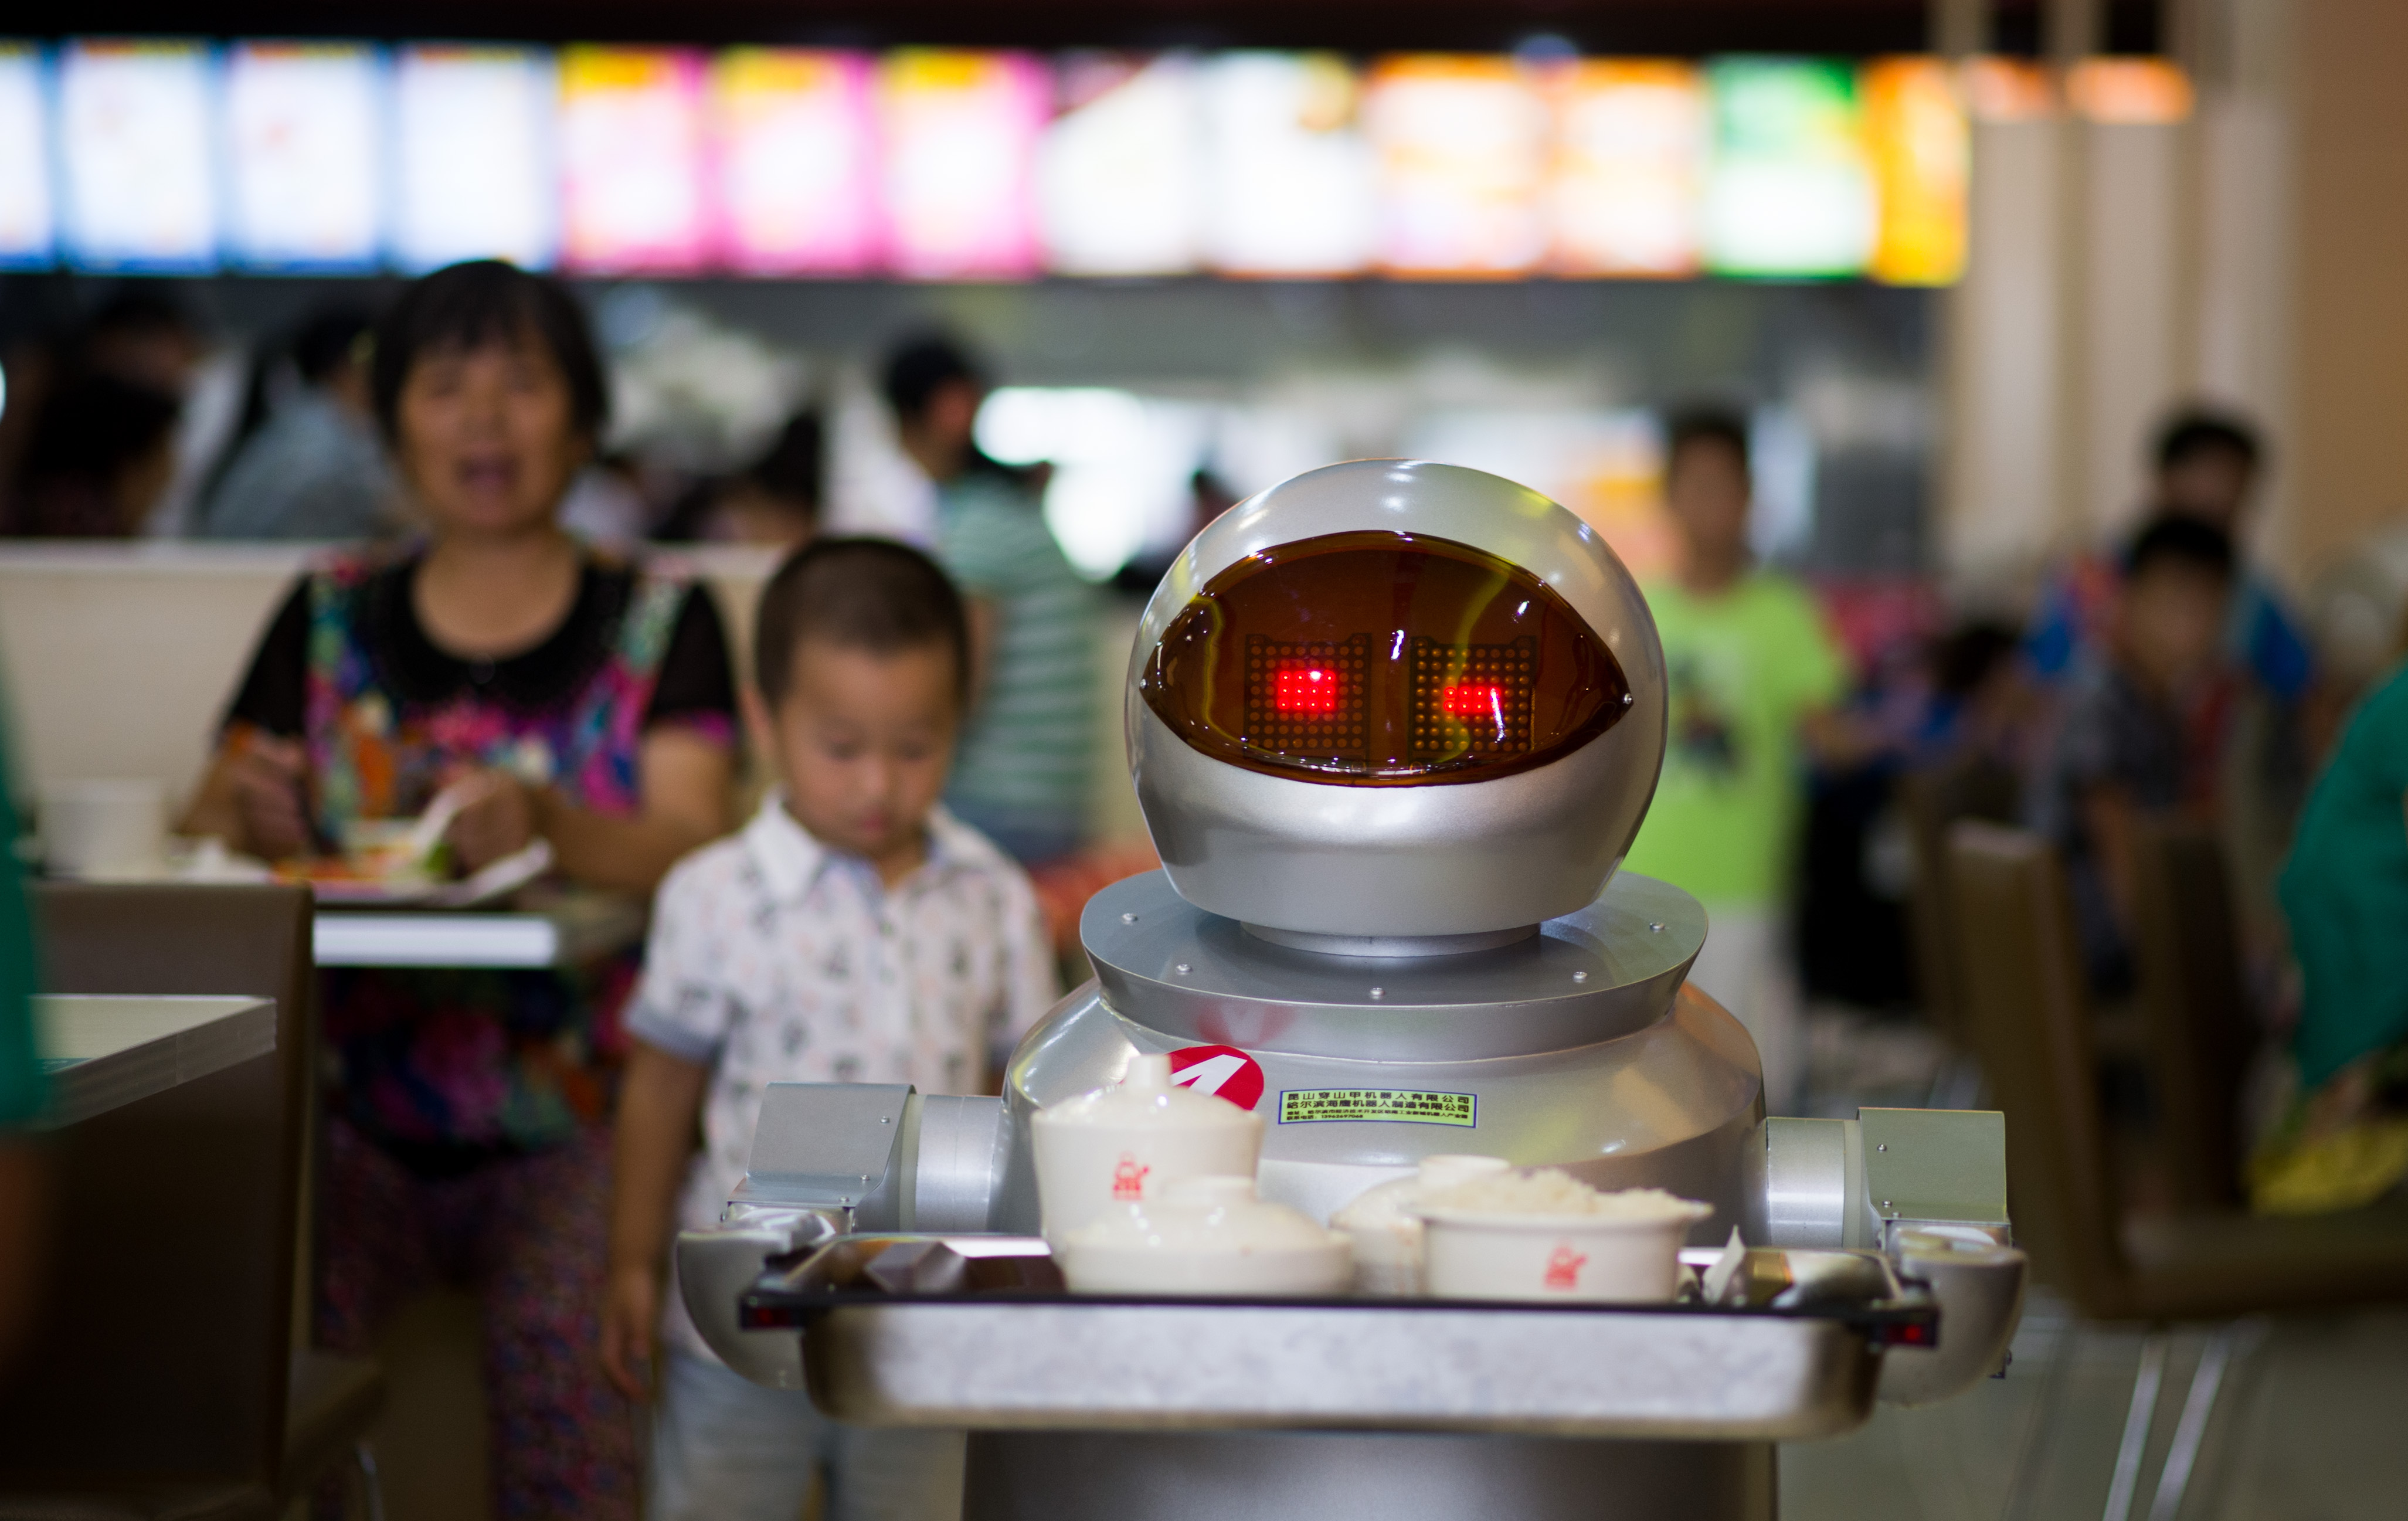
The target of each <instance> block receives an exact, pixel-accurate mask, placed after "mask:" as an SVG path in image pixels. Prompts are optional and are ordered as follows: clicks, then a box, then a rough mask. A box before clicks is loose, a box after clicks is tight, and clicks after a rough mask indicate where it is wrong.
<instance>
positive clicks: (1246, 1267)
mask: <svg viewBox="0 0 2408 1521" xmlns="http://www.w3.org/2000/svg"><path fill="white" fill-rule="evenodd" d="M1054 1260H1055V1261H1056V1262H1058V1263H1059V1264H1060V1265H1061V1268H1062V1277H1063V1279H1064V1281H1065V1282H1067V1283H1068V1284H1069V1285H1070V1287H1071V1289H1072V1290H1073V1291H1075V1292H1077V1293H1081V1294H1199V1295H1201V1294H1216V1295H1217V1294H1227V1295H1245V1296H1253V1295H1265V1296H1286V1295H1319V1294H1340V1293H1343V1292H1344V1291H1345V1289H1346V1285H1347V1282H1348V1280H1349V1279H1350V1278H1352V1276H1353V1274H1354V1259H1353V1257H1352V1256H1351V1255H1350V1253H1349V1251H1348V1247H1347V1241H1346V1238H1345V1237H1343V1236H1340V1235H1339V1234H1338V1233H1337V1232H1335V1231H1331V1230H1325V1229H1323V1228H1322V1227H1319V1226H1317V1225H1315V1224H1313V1223H1312V1219H1311V1218H1310V1217H1308V1216H1306V1215H1304V1214H1302V1213H1300V1212H1297V1211H1295V1210H1291V1209H1289V1208H1288V1207H1287V1206H1286V1205H1284V1204H1269V1203H1265V1202H1264V1201H1263V1200H1261V1199H1259V1198H1255V1197H1254V1179H1252V1178H1245V1177H1203V1178H1185V1179H1182V1180H1180V1181H1178V1182H1175V1183H1172V1184H1167V1185H1166V1186H1165V1187H1164V1188H1163V1190H1162V1192H1161V1195H1160V1197H1158V1198H1147V1199H1144V1200H1142V1201H1140V1202H1138V1203H1135V1204H1125V1205H1122V1206H1121V1207H1119V1208H1118V1209H1116V1210H1112V1211H1110V1212H1107V1213H1106V1214H1105V1215H1104V1216H1103V1217H1102V1218H1099V1219H1097V1220H1095V1221H1092V1222H1090V1223H1089V1224H1087V1225H1085V1226H1082V1227H1080V1228H1079V1229H1077V1230H1074V1231H1071V1232H1070V1233H1068V1235H1067V1236H1065V1237H1064V1238H1063V1240H1062V1241H1061V1242H1060V1243H1059V1244H1058V1245H1057V1246H1056V1247H1055V1248H1054Z"/></svg>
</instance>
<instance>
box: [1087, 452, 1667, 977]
mask: <svg viewBox="0 0 2408 1521" xmlns="http://www.w3.org/2000/svg"><path fill="white" fill-rule="evenodd" d="M1128 742H1129V766H1130V769H1131V770H1132V771H1133V772H1134V773H1135V775H1136V779H1137V790H1138V801H1139V803H1140V806H1141V807H1142V808H1143V809H1144V811H1145V818H1146V824H1147V825H1148V826H1149V827H1150V828H1151V829H1152V830H1153V832H1154V846H1155V848H1156V849H1157V850H1159V851H1160V852H1161V853H1162V860H1163V865H1164V867H1165V868H1168V872H1169V874H1170V881H1171V885H1172V886H1174V887H1176V888H1177V889H1178V891H1179V894H1180V896H1181V897H1184V898H1186V899H1187V900H1188V901H1189V902H1191V903H1193V904H1195V905H1196V906H1197V907H1198V908H1201V909H1204V910H1206V911H1210V912H1212V913H1218V914H1226V915H1227V916H1228V917H1230V918H1233V919H1239V920H1242V921H1244V922H1245V923H1247V924H1250V925H1254V926H1260V927H1263V928H1267V929H1271V930H1274V931H1285V932H1288V933H1291V934H1298V935H1328V936H1364V937H1380V938H1388V937H1399V938H1401V937H1430V936H1448V935H1464V936H1477V935H1484V934H1488V933H1493V932H1498V931H1505V930H1512V929H1515V928H1519V927H1521V926H1528V925H1535V924H1538V923H1540V922H1541V921H1542V920H1546V919H1552V918H1555V917H1556V916H1557V915H1559V914H1565V913H1570V912H1571V911H1574V910H1576V909H1579V908H1582V907H1584V906H1585V905H1586V904H1587V903H1588V902H1589V901H1590V900H1591V899H1593V898H1595V897H1597V895H1598V892H1599V891H1601V890H1602V889H1603V888H1604V886H1605V882H1606V879H1607V878H1608V877H1609V876H1611V875H1612V874H1613V869H1614V868H1615V867H1616V866H1617V865H1619V864H1620V862H1621V860H1622V856H1623V853H1624V852H1625V851H1627V849H1628V848H1629V845H1630V839H1631V837H1632V836H1633V835H1634V834H1636V833H1637V832H1638V829H1639V821H1640V819H1641V816H1643V815H1644V814H1645V812H1646V811H1647V803H1648V799H1649V798H1650V797H1651V796H1654V794H1655V789H1656V772H1657V770H1658V769H1659V768H1661V766H1662V765H1663V760H1664V651H1663V647H1662V645H1661V644H1659V643H1658V642H1657V640H1656V624H1655V620H1654V619H1652V618H1651V617H1649V615H1648V612H1647V604H1646V601H1645V600H1644V599H1643V598H1642V597H1641V595H1639V588H1638V586H1637V585H1636V584H1635V583H1633V581H1631V579H1630V574H1629V572H1628V571H1627V570H1625V569H1624V568H1623V567H1622V562H1621V561H1620V560H1617V559H1616V558H1614V555H1613V551H1612V550H1609V549H1608V548H1606V546H1605V543H1604V541H1603V540H1601V539H1600V538H1598V536H1597V534H1596V533H1595V532H1594V531H1593V530H1592V529H1590V528H1589V527H1588V526H1587V525H1586V524H1584V523H1582V522H1581V521H1580V520H1579V519H1578V518H1576V517H1574V516H1572V514H1570V512H1567V511H1565V510H1564V509H1562V508H1560V507H1558V506H1556V505H1555V503H1553V502H1551V501H1549V500H1547V499H1546V498H1545V497H1543V496H1541V495H1539V494H1538V493H1537V492H1534V491H1531V490H1528V489H1527V488H1526V487H1522V486H1517V485H1515V484H1513V483H1512V481H1506V480H1503V479H1501V478H1500V477H1498V476H1493V475H1488V474H1486V473H1484V472H1483V471H1479V470H1468V469H1464V468H1462V467H1460V466H1452V465H1431V464H1426V463H1423V462H1420V461H1408V460H1359V461H1355V462H1354V463H1351V464H1346V465H1332V466H1326V467H1325V468H1323V469H1318V470H1311V471H1308V472H1306V473H1305V474H1303V475H1300V476H1297V477H1295V478H1294V479H1292V480H1289V481H1283V482H1281V483H1280V484H1279V485H1276V486H1273V487H1271V488H1270V489H1269V490H1268V491H1265V492H1262V493H1260V494H1259V495H1254V496H1251V497H1249V498H1247V499H1246V500H1245V501H1242V502H1240V503H1239V504H1238V505H1237V506H1236V507H1234V508H1231V509H1229V510H1228V511H1227V512H1226V513H1225V514H1223V515H1222V517H1221V518H1220V519H1219V520H1218V521H1217V522H1215V523H1214V524H1212V525H1211V527H1209V528H1207V529H1205V530H1204V531H1203V532H1202V533H1201V534H1199V535H1197V538H1196V539H1195V541H1194V542H1193V543H1191V544H1189V545H1188V546H1187V549H1186V551H1185V552H1183V553H1182V554H1181V555H1180V557H1179V559H1178V560H1177V561H1176V562H1174V563H1173V564H1172V566H1171V567H1170V570H1169V572H1168V574H1167V575H1165V576H1164V577H1163V580H1162V584H1161V585H1160V586H1158V587H1156V588H1155V589H1154V599H1153V601H1152V602H1150V603H1149V604H1147V607H1146V610H1145V618H1144V621H1143V623H1142V624H1140V627H1139V630H1138V639H1137V646H1136V650H1135V652H1134V653H1133V654H1132V656H1131V659H1130V664H1129V676H1128Z"/></svg>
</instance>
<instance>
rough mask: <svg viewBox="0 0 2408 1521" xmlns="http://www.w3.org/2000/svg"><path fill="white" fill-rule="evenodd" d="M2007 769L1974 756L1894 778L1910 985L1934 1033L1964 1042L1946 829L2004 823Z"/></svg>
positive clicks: (2008, 800) (2009, 801) (2007, 817)
mask: <svg viewBox="0 0 2408 1521" xmlns="http://www.w3.org/2000/svg"><path fill="white" fill-rule="evenodd" d="M2017 790H2018V789H2017V786H2016V782H2015V776H2014V772H2012V771H2010V770H2008V769H2007V768H2005V767H2003V766H2000V765H1999V764H1998V763H1997V762H1995V761H1989V760H1985V759H1980V758H1975V759H1972V760H1967V761H1958V762H1954V763H1951V764H1948V765H1944V766H1935V767H1928V768H1924V769H1921V770H1915V771H1909V772H1907V773H1906V774H1905V775H1904V776H1901V777H1899V782H1898V802H1899V811H1900V813H1901V814H1902V815H1903V816H1904V818H1905V821H1906V831H1907V839H1908V842H1909V844H1910V846H1911V848H1912V850H1913V853H1914V897H1912V899H1911V900H1910V901H1909V902H1908V905H1907V919H1908V927H1909V929H1910V930H1911V932H1912V933H1913V936H1914V981H1915V989H1916V992H1917V994H1918V996H1919V997H1920V998H1921V1000H1922V1004H1923V1008H1924V1011H1925V1012H1926V1013H1928V1015H1929V1016H1930V1019H1931V1022H1932V1024H1933V1025H1935V1026H1938V1028H1939V1030H1940V1033H1941V1034H1942V1035H1945V1036H1947V1037H1949V1038H1950V1039H1951V1040H1956V1041H1957V1042H1958V1043H1960V1044H1961V1043H1962V1042H1963V1040H1964V1029H1965V1016H1964V1004H1965V995H1964V990H1963V983H1964V973H1963V971H1962V970H1961V969H1959V968H1958V966H1957V947H1956V943H1955V940H1954V939H1953V933H1952V930H1951V928H1950V926H1951V925H1952V924H1953V923H1954V912H1953V910H1952V906H1951V902H1950V897H1949V890H1948V829H1949V826H1950V825H1953V824H1955V823H1956V822H1957V820H1959V819H1988V820H1991V821H1993V822H1995V823H2000V824H2006V823H2010V822H2012V821H2013V820H2014V817H2015V803H2016V797H2015V795H2016V792H2017Z"/></svg>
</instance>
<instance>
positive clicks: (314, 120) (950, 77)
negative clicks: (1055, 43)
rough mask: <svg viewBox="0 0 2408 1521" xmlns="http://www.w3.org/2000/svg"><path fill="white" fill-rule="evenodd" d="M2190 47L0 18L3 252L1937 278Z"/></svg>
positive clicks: (2169, 114)
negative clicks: (1987, 168) (475, 30)
mask: <svg viewBox="0 0 2408 1521" xmlns="http://www.w3.org/2000/svg"><path fill="white" fill-rule="evenodd" d="M2192 108H2193V102H2192V99H2191V93H2190V83H2189V81H2188V79H2187V78H2186V76H2185V75H2184V74H2183V73H2182V71H2181V70H2180V69H2178V68H2175V67H2174V66H2172V65H2169V64H2167V63H2165V62H2163V61H2162V60H2153V59H2091V60H2086V61H2085V62H2084V63H2082V64H2081V65H2077V66H2075V67H2073V68H2071V69H2070V70H2067V71H2065V72H2064V74H2063V76H2062V90H2061V92H2060V89H2059V79H2058V76H2057V73H2056V72H2055V71H2051V70H2047V69H2043V68H2042V67H2039V66H2037V65H2028V64H2020V65H2019V64H2014V63H2012V62H2010V61H2007V60H2002V59H1996V58H1983V59H1973V60H1969V61H1966V62H1965V63H1964V64H1963V65H1952V64H1949V63H1946V62H1943V61H1942V60H1938V59H1933V58H1924V57H1899V58H1886V59H1878V60H1874V61H1872V62H1871V63H1868V64H1866V65H1863V66H1862V67H1861V68H1859V67H1856V66H1855V65H1849V64H1844V63H1841V62H1837V61H1832V60H1814V59H1795V58H1769V57H1730V58H1722V59H1717V60H1713V61H1710V62H1708V63H1706V64H1704V65H1693V64H1689V63H1684V62H1679V61H1672V60H1662V59H1615V58H1586V59H1582V58H1569V57H1567V58H1561V59H1551V60H1548V61H1544V62H1531V61H1527V60H1517V59H1514V58H1509V57H1504V56H1501V55H1473V54H1405V55H1397V56H1392V57H1388V58H1385V59H1382V60H1380V61H1379V62H1377V63H1376V64H1375V65H1372V66H1371V68H1370V69H1369V71H1368V73H1366V72H1361V71H1358V70H1357V68H1356V67H1355V65H1353V64H1352V63H1350V62H1349V61H1348V60H1346V59H1345V58H1343V57H1340V56H1339V55H1337V54H1333V53H1308V52H1271V51H1253V50H1241V51H1226V52H1195V51H1184V50H1181V51H1172V52H1166V53H1135V52H1109V51H1083V52H1070V53H1065V54H1062V55H1059V56H1058V57H1055V58H1052V59H1043V58H1039V57H1037V56H1034V55H1031V54H1028V53H1023V52H1009V51H993V50H958V49H925V48H922V49H903V50H895V51H890V52H886V53H882V54H875V55H873V54H870V53H867V52H858V51H845V50H822V49H807V48H733V49H725V50H719V51H717V52H705V51H703V50H692V49H676V48H652V47H619V46H598V45H597V46H584V45H581V46H572V47H568V48H565V49H538V48H511V47H486V46H468V45H457V46H454V45H436V44H426V45H411V46H406V47H401V48H398V49H395V50H392V51H391V52H390V53H388V51H387V50H383V49H380V48H376V47H371V46H366V45H361V44H336V43H313V42H236V43H232V44H229V45H227V46H226V47H225V48H224V49H223V50H222V52H221V51H218V50H212V49H210V48H208V47H206V46H204V45H201V44H197V43H191V42H177V41H140V40H114V39H104V40H86V41H76V42H67V43H65V44H61V45H59V46H58V47H57V48H56V49H55V50H53V49H50V48H46V47H43V46H40V45H37V44H34V43H9V42H5V41H0V268H22V267H32V268H39V267H45V266H47V265H50V264H51V263H53V262H55V261H57V260H59V259H61V258H64V259H65V260H66V261H67V262H68V263H69V264H71V265H75V266H77V267H82V268H92V269H110V270H117V269H122V270H134V271H160V272H191V273H199V272H204V271H208V270H213V269H216V268H220V267H234V268H238V269H245V270H258V271H266V272H308V271H319V272H334V273H346V272H349V273H366V272H368V271H371V270H376V269H380V268H387V267H390V268H396V269H399V270H402V271H405V272H415V271H419V270H423V269H428V268H432V267H435V266H437V265H444V264H449V263H452V262H454V261H456V260H461V259H470V258H484V257H499V258H507V259H510V260H513V261H515V262H517V263H519V264H522V265H527V266H529V267H533V268H549V267H552V266H554V265H559V266H561V267H565V268H566V269H567V270H569V271H571V272H573V273H579V274H596V275H625V274H646V275H669V276H679V275H708V274H714V273H725V274H732V275H738V276H759V277H768V278H779V277H811V276H821V277H859V276H868V277H899V278H902V279H910V280H996V279H1024V278H1028V277H1031V276H1035V275H1037V274H1039V273H1052V274H1059V275H1068V276H1097V277H1129V276H1172V275H1181V274H1187V273H1193V272H1197V271H1205V272H1210V273H1213V274H1219V275H1226V276H1232V277H1239V278H1261V279H1333V278H1346V277H1352V276H1358V275H1364V274H1375V273H1376V274H1389V275H1396V276H1402V277H1407V278H1420V279H1429V278H1438V279H1450V278H1473V279H1477V278H1492V279H1515V278H1525V277H1528V276H1532V275H1554V276H1561V277H1567V278H1590V277H1605V278H1619V279H1627V278H1684V277H1689V276H1694V275H1699V274H1705V275H1737V276H1747V277H1826V276H1846V275H1862V276H1868V277H1870V278H1871V279H1874V280H1882V281H1885V282H1888V283H1892V284H1905V285H1938V284H1945V283H1947V282H1950V281H1952V280H1956V279H1957V278H1959V276H1960V274H1961V272H1962V269H1963V265H1964V261H1965V246H1966V239H1967V233H1966V207H1967V202H1968V196H1969V184H1968V181H1969V179H1970V152H1969V150H1968V139H1969V128H1968V125H1967V122H1968V118H1969V116H1971V117H1978V118H1994V117H2007V118H2023V117H2034V116H2055V115H2057V113H2059V112H2060V111H2071V112H2073V113H2076V114H2078V115H2080V116H2083V117H2086V118H2088V119H2090V120H2092V121H2096V122H2115V123H2119V124H2131V123H2164V122H2179V121H2181V120H2183V119H2184V118H2185V117H2186V115H2187V114H2188V113H2189V112H2190V111H2191V109H2192Z"/></svg>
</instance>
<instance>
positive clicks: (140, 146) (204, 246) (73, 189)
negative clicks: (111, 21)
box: [57, 42, 218, 274]
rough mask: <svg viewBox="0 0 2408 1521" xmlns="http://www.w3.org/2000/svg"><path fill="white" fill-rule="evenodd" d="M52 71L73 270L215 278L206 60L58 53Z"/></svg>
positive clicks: (159, 50)
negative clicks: (55, 82)
mask: <svg viewBox="0 0 2408 1521" xmlns="http://www.w3.org/2000/svg"><path fill="white" fill-rule="evenodd" d="M58 70H59V73H58V92H59V96H58V118H57V120H58V136H59V166H60V169H61V171H62V173H61V186H60V188H61V190H62V191H63V192H64V194H63V195H62V196H61V200H62V202H63V203H64V205H63V207H62V209H63V210H64V212H65V215H64V217H63V218H62V219H61V220H62V222H64V228H63V231H64V232H65V237H64V239H63V241H64V242H65V245H66V255H67V258H68V260H69V262H71V263H73V264H75V265H78V266H79V267H81V268H85V269H117V270H138V271H146V272H151V273H158V274H201V273H206V272H207V271H208V270H210V269H214V268H215V267H217V262H218V224H217V177H216V174H215V173H214V169H215V165H213V164H212V163H211V162H210V159H211V155H210V152H209V144H210V141H211V136H212V134H211V130H210V129H211V124H212V123H211V120H210V119H211V116H212V115H213V112H212V106H213V102H212V101H211V99H210V93H211V91H210V82H211V81H210V79H209V73H210V70H209V55H208V50H206V49H204V48H202V47H201V46H200V45H198V44H196V43H183V42H71V43H68V44H67V45H66V46H65V48H64V49H62V50H60V54H59V65H58Z"/></svg>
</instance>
